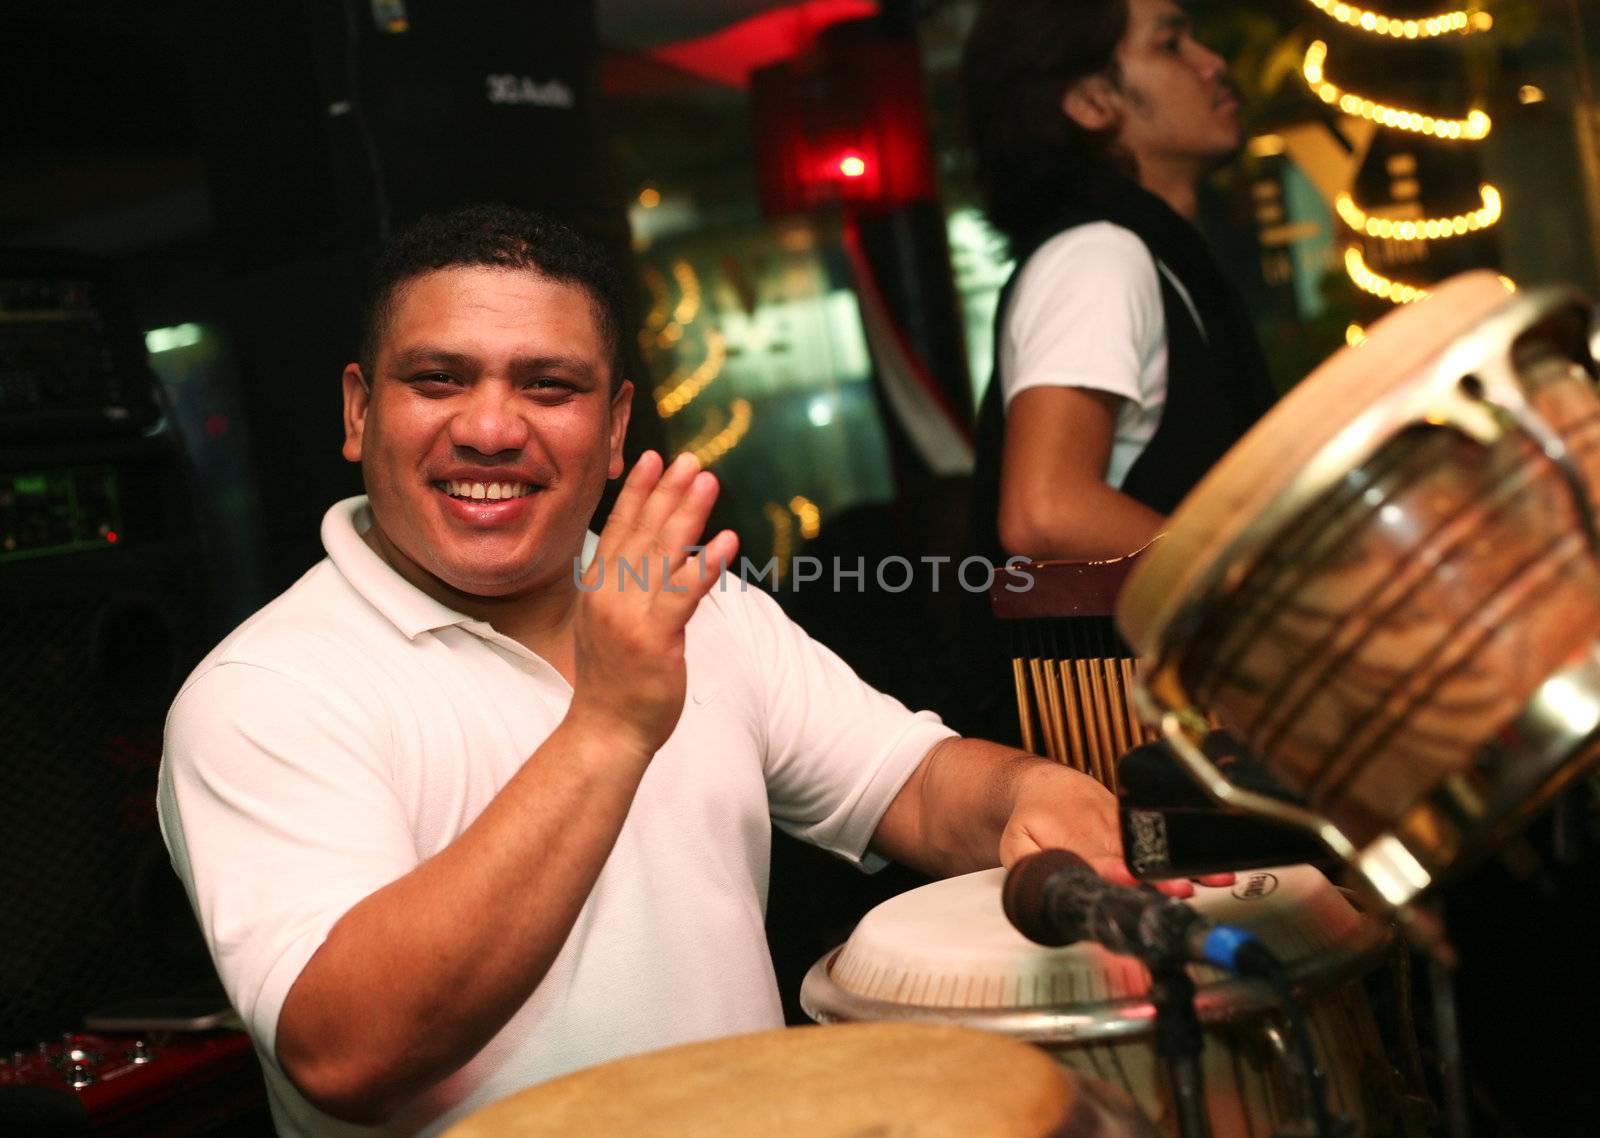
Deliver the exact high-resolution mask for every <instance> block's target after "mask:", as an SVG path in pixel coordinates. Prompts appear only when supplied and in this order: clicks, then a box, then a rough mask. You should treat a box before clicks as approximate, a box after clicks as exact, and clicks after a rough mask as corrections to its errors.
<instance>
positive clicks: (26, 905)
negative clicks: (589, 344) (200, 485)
mask: <svg viewBox="0 0 1600 1138" xmlns="http://www.w3.org/2000/svg"><path fill="white" fill-rule="evenodd" d="M121 552H122V551H117V552H113V553H101V554H89V555H82V556H80V557H74V558H61V559H57V560H55V561H52V562H48V563H34V564H32V565H30V566H29V567H28V569H29V571H28V572H27V573H26V574H23V573H21V572H18V571H16V570H15V569H7V570H6V571H5V573H4V574H3V575H0V746H3V752H0V881H3V882H4V895H5V904H4V905H3V906H0V1043H7V1044H16V1045H25V1044H26V1042H28V1041H31V1040H36V1039H42V1038H45V1037H47V1036H49V1035H51V1034H54V1033H55V1032H58V1031H61V1030H64V1029H67V1028H71V1027H74V1026H76V1024H77V1022H78V1020H79V1019H80V1018H81V1016H82V1015H83V1013H84V1012H85V1011H88V1010H90V1009H92V1008H94V1007H95V1006H97V1005H99V1004H102V1003H105V1002H107V1001H109V1000H113V999H119V998H122V997H125V996H134V995H143V994H152V993H159V992H163V991H170V990H172V989H173V987H174V986H175V985H178V984H181V983H183V982H184V981H186V980H187V981H189V982H192V981H193V980H194V979H196V978H198V977H203V976H204V975H205V974H206V972H207V971H208V966H207V965H206V964H205V962H204V956H203V949H202V948H201V947H200V945H199V941H198V939H197V935H196V934H195V932H194V930H193V923H192V918H191V917H189V915H188V910H187V906H186V904H185V903H184V901H183V898H182V893H181V889H180V888H179V886H178V885H177V882H176V879H175V878H174V877H173V875H172V871H171V868H170V865H169V864H168V861H167V858H166V853H165V850H164V848H163V847H162V844H161V841H160V835H159V830H158V827H157V823H156V816H155V801H154V795H155V785H156V770H157V766H158V764H159V762H160V758H161V733H162V724H163V721H164V719H165V714H166V708H167V704H168V703H169V701H170V700H171V698H172V696H173V694H174V693H175V691H176V687H177V685H178V683H179V682H181V680H182V678H183V675H184V674H185V673H186V672H187V669H188V668H189V667H190V666H192V664H193V663H194V661H195V660H196V659H197V658H198V656H199V655H200V653H201V651H202V643H201V636H200V633H199V630H200V628H201V627H202V626H203V624H204V621H203V620H202V619H201V614H202V613H203V611H204V609H203V606H202V604H201V598H199V597H196V596H194V595H192V592H191V586H187V585H186V584H185V582H186V581H193V580H194V579H195V578H196V576H197V573H196V570H197V568H198V561H196V560H191V558H192V557H194V556H195V551H194V549H193V547H192V546H191V545H190V544H189V543H185V542H173V543H170V544H167V545H160V546H157V547H155V548H146V549H144V550H140V551H134V550H129V551H127V552H128V553H129V554H130V555H133V554H135V553H137V555H138V556H136V557H133V556H130V557H129V558H126V559H121ZM19 568H20V567H19Z"/></svg>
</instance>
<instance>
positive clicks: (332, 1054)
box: [276, 454, 737, 1123]
mask: <svg viewBox="0 0 1600 1138" xmlns="http://www.w3.org/2000/svg"><path fill="white" fill-rule="evenodd" d="M698 470H699V468H698V464H696V463H694V461H693V460H692V459H684V460H680V461H679V462H678V463H677V464H675V465H674V466H673V467H671V468H669V469H668V470H667V471H666V472H665V473H664V474H663V473H662V471H661V461H660V459H659V458H658V457H657V456H655V455H653V454H652V455H647V456H645V457H644V458H642V459H641V460H640V462H639V463H638V464H637V465H636V466H635V467H634V470H633V472H632V473H631V474H630V476H629V478H628V481H627V483H626V485H625V486H624V488H623V490H622V493H621V494H620V495H619V496H618V499H617V504H616V506H615V507H614V509H613V511H612V514H611V517H610V519H609V521H608V522H607V525H606V527H605V530H604V532H603V533H602V534H601V539H600V546H599V551H598V553H599V555H598V556H597V558H596V563H597V565H614V564H616V563H617V559H618V558H619V557H621V558H629V559H631V560H632V561H633V563H640V562H641V559H642V558H643V557H644V556H645V555H646V554H647V552H648V553H649V554H650V555H651V556H653V557H659V556H660V555H661V553H662V551H678V550H686V549H687V548H689V547H690V545H691V543H692V542H694V541H695V540H696V539H697V538H698V537H699V535H700V533H701V532H702V530H703V528H704V526H705V522H706V518H707V517H708V516H709V513H710V510H711V505H712V503H713V502H714V500H715V498H716V492H717V491H716V481H715V479H714V478H713V477H712V476H710V475H709V474H699V473H698ZM736 552H737V542H736V540H735V539H734V538H733V535H732V534H730V533H726V532H724V533H723V534H719V535H718V536H717V537H716V538H715V539H713V541H712V542H710V543H709V544H708V546H707V553H706V560H707V561H708V562H709V563H711V564H718V563H721V562H724V561H727V560H731V559H732V557H733V556H734V555H735V553H736ZM685 558H686V555H685V557H679V558H677V559H676V563H675V568H676V570H677V571H676V573H675V574H674V577H673V590H663V589H662V588H661V584H662V583H661V582H660V581H657V582H656V587H655V588H654V589H650V590H642V589H638V588H636V587H635V588H629V589H627V590H624V589H623V588H622V587H621V583H620V582H616V583H615V584H616V586H617V587H612V584H613V583H611V582H607V584H606V586H605V587H603V588H599V589H597V590H596V591H594V592H592V593H591V592H585V593H583V594H582V595H581V597H580V600H579V605H580V608H579V610H578V616H577V620H576V625H575V636H576V660H577V665H576V676H575V683H574V689H573V700H572V705H571V708H570V710H569V712H568V714H567V716H566V718H565V719H564V720H563V722H562V723H561V724H560V725H559V726H558V727H557V729H556V730H555V732H554V733H552V734H551V736H550V737H549V738H548V739H547V740H546V741H545V742H544V743H543V744H541V745H540V746H539V747H538V748H537V749H536V750H535V751H534V753H533V754H532V755H531V756H530V757H529V758H528V760H527V761H526V762H525V763H524V764H523V766H522V767H521V769H520V770H518V772H517V773H516V775H514V776H513V777H512V778H511V780H510V781H509V782H508V783H507V784H506V786H505V787H504V788H502V790H501V791H500V793H499V794H498V795H497V796H496V797H495V799H494V800H493V801H492V802H491V803H490V804H489V806H488V807H487V808H486V809H485V810H484V812H483V813H482V814H481V815H480V816H479V817H478V818H477V819H476V820H475V821H474V822H473V823H472V824H471V825H470V826H469V827H468V828H467V829H466V830H465V831H463V833H462V834H461V835H460V837H458V838H457V839H456V840H455V841H454V842H452V843H451V844H450V845H449V846H448V847H447V848H445V849H444V850H442V851H441V852H440V853H439V854H438V855H436V856H435V857H433V858H430V859H429V860H428V861H426V862H424V863H422V864H421V865H419V866H417V867H416V869H414V870H412V871H411V872H410V873H407V874H406V875H405V876H403V877H401V878H399V879H398V880H396V881H394V882H392V883H391V884H389V885H387V886H385V887H384V888H382V889H379V890H378V891H376V892H375V893H373V894H371V895H370V896H368V897H366V898H365V899H364V900H362V901H361V902H359V903H358V904H356V905H355V906H353V907H352V908H351V909H350V910H349V911H348V912H347V913H345V914H344V916H343V917H342V918H341V919H340V920H339V921H338V923H337V924H336V925H334V927H333V929H332V931H331V932H330V933H329V935H328V937H327V939H326V940H325V941H324V942H323V944H322V945H321V946H320V947H319V948H318V950H317V951H316V953H315V954H314V955H313V956H312V957H311V959H310V961H309V962H308V963H307V964H306V966H305V968H304V969H303V970H302V971H301V973H300V975H299V977H298V978H297V979H296V980H295V982H294V984H293V986H292V987H291V988H290V990H289V993H288V996H287V998H286V999H285V1001H284V1005H283V1009H282V1011H281V1013H280V1016H279V1019H278V1031H277V1039H276V1051H277V1057H278V1061H279V1063H280V1065H281V1066H282V1067H283V1069H284V1071H285V1073H287V1074H288V1076H289V1077H290V1079H291V1080H293V1082H294V1084H295V1085H296V1087H298V1088H299V1089H300V1091H301V1093H302V1094H304V1095H305V1096H306V1098H307V1099H308V1100H310V1101H311V1102H312V1103H313V1104H315V1105H316V1106H317V1107H318V1108H319V1109H321V1110H323V1111H325V1112H326V1113H328V1114H331V1115H334V1116H335V1117H338V1118H343V1119H346V1120H349V1121H356V1122H366V1123H372V1122H377V1121H381V1120H382V1119H384V1118H385V1117H387V1116H389V1115H390V1114H392V1113H393V1111H394V1110H395V1109H396V1108H397V1107H398V1105H399V1104H400V1103H402V1102H403V1101H404V1100H405V1099H406V1098H408V1097H410V1096H412V1095H414V1094H416V1093H418V1092H419V1091H421V1090H423V1089H425V1088H426V1087H428V1086H430V1085H432V1084H433V1083H435V1082H437V1081H439V1080H440V1079H442V1078H444V1077H445V1076H447V1075H449V1074H450V1073H451V1072H453V1071H455V1070H456V1069H457V1068H459V1067H460V1066H461V1065H462V1064H464V1063H465V1062H466V1061H467V1060H469V1059H470V1058H471V1057H472V1056H473V1055H474V1054H476V1053H477V1052H478V1050H480V1049H481V1048H482V1047H483V1045H484V1044H485V1043H487V1042H488V1040H489V1039H490V1038H491V1037H492V1036H493V1035H494V1033H495V1032H496V1031H498V1030H499V1029H500V1028H501V1027H502V1026H503V1025H504V1024H505V1022H506V1021H507V1020H508V1019H509V1018H510V1017H511V1016H512V1015H513V1014H514V1013H515V1012H516V1010H517V1009H518V1008H519V1007H520V1006H521V1005H522V1003H523V1002H524V1001H525V1000H526V999H527V998H528V996H529V995H530V993H531V992H532V991H533V990H534V988H535V987H536V986H537V985H538V983H539V982H540V980H541V979H542V978H543V977H544V975H545V973H546V972H547V971H548V970H549V968H550V966H551V964H552V963H553V962H554V960H555V958H556V955H557V954H558V953H559V952H560V950H561V946H562V944H563V943H564V942H565V940H566V938H567V935H568V934H569V933H570V931H571V929H572V926H573V923H574V922H575V921H576V919H577V916H578V913H579V911H580V910H581V909H582V907H583V903H584V901H585V899H586V898H587V897H588V895H589V892H590V890H591V889H592V888H593V885H594V882H595V880H596V879H597V877H598V876H599V873H600V870H601V868H602V867H603V865H604V864H605V861H606V858H607V857H608V856H609V854H610V851H611V848H612V846H613V844H614V843H615V841H616V837H617V834H618V833H619V832H620V830H621V828H622V824H623V821H624V820H625V819H626V817H627V813H628V808H629V805H630V804H631V802H632V800H633V796H634V792H635V790H636V789H637V787H638V785H639V781H640V779H641V778H642V777H643V775H644V772H645V770H646V768H647V767H648V765H649V762H650V759H651V758H652V757H653V755H654V754H655V751H656V749H657V748H659V747H660V745H661V744H662V743H663V742H664V741H665V740H666V738H667V736H668V735H670V734H671V732H672V729H673V727H674V726H675V725H676V722H677V719H678V716H679V714H680V713H681V711H682V707H683V698H684V690H685V687H684V685H685V668H684V656H683V652H684V628H685V626H686V625H687V623H688V620H689V617H690V616H691V615H692V614H693V612H694V608H695V605H696V604H698V602H699V600H700V598H701V597H703V596H704V595H705V593H706V591H707V589H709V588H710V586H711V584H712V583H713V582H714V581H715V575H714V574H710V573H704V572H701V571H699V567H698V566H697V565H696V564H695V563H693V562H688V563H685ZM595 571H596V570H595V567H593V566H592V567H591V576H592V575H593V573H594V572H595ZM591 583H592V582H591ZM679 589H682V590H683V591H681V592H680V591H676V590H679Z"/></svg>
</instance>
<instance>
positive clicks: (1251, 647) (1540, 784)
mask: <svg viewBox="0 0 1600 1138" xmlns="http://www.w3.org/2000/svg"><path fill="white" fill-rule="evenodd" d="M1589 326H1590V309H1589V307H1588V305H1587V304H1585V303H1584V302H1582V301H1581V299H1579V298H1577V297H1575V296H1573V295H1572V294H1569V293H1564V292H1555V291H1545V292H1536V293H1530V294H1527V295H1522V296H1515V297H1512V296H1508V295H1507V293H1506V291H1505V289H1504V287H1503V286H1502V284H1501V282H1500V281H1499V280H1498V278H1496V277H1494V276H1493V275H1492V274H1488V273H1478V274H1469V275H1467V276H1463V277H1458V278H1456V279H1455V280H1453V281H1451V282H1448V283H1447V284H1446V285H1445V286H1443V287H1442V288H1441V289H1440V290H1438V291H1437V292H1436V293H1435V294H1434V295H1433V296H1431V297H1429V298H1428V299H1427V300H1425V301H1423V302H1421V303H1419V304H1416V305H1414V306H1411V307H1409V308H1406V309H1403V310H1399V311H1397V312H1395V313H1392V314H1390V315H1389V316H1388V317H1386V318H1385V319H1384V320H1383V321H1380V322H1379V323H1378V324H1377V325H1375V326H1374V328H1373V331H1372V335H1371V337H1370V338H1369V339H1368V341H1367V342H1366V343H1365V344H1363V345H1362V346H1360V347H1359V348H1347V349H1345V350H1343V351H1341V352H1340V353H1338V354H1337V355H1335V356H1334V357H1333V358H1332V359H1330V360H1329V361H1328V363H1326V364H1324V365H1323V366H1322V367H1321V368H1319V369H1318V370H1317V371H1316V372H1314V373H1312V375H1311V376H1310V377H1309V378H1308V379H1306V380H1305V381H1304V383H1302V384H1301V385H1300V386H1299V387H1297V388H1296V389H1295V390H1294V391H1293V392H1291V393H1290V395H1289V396H1288V397H1287V398H1286V399H1284V400H1283V402H1282V403H1280V404H1279V405H1278V406H1277V407H1276V408H1274V409H1273V411H1272V412H1271V413H1270V414H1269V415H1268V416H1267V417H1266V418H1264V419H1263V420H1262V421H1261V422H1260V423H1259V424H1258V425H1257V426H1256V427H1255V428H1254V429H1253V430H1252V431H1251V432H1250V434H1249V435H1247V436H1246V437H1245V439H1244V440H1243V441H1241V443H1240V444H1239V445H1238V446H1237V447H1235V448H1234V449H1233V450H1232V451H1230V452H1229V453H1228V455H1227V456H1225V458H1224V459H1223V461H1222V462H1221V463H1220V464H1218V466H1217V467H1216V468H1215V469H1214V470H1213V471H1212V472H1211V474H1210V475H1208V476H1207V478H1206V479H1205V480H1204V481H1203V482H1202V483H1201V484H1200V485H1199V486H1198V487H1197V488H1196V489H1195V491H1194V492H1193V493H1192V494H1191V495H1190V496H1189V497H1188V498H1187V499H1185V501H1184V502H1183V504H1182V505H1181V506H1180V507H1179V509H1178V511H1177V512H1176V513H1175V514H1174V515H1173V517H1172V519H1171V524H1170V527H1169V529H1168V532H1167V533H1166V535H1165V536H1164V537H1163V538H1162V539H1161V540H1160V541H1158V542H1157V543H1156V544H1155V545H1154V546H1153V547H1152V548H1151V549H1150V551H1149V552H1148V553H1147V554H1146V556H1145V558H1144V559H1143V561H1142V563H1141V564H1140V565H1139V567H1138V568H1137V569H1136V570H1135V571H1134V573H1133V575H1132V576H1131V578H1130V580H1129V582H1128V585H1127V588H1126V590H1125V591H1124V593H1123V594H1122V598H1121V601H1120V603H1119V608H1118V618H1119V623H1120V625H1121V627H1122V630H1123V632H1124V634H1125V635H1126V636H1127V638H1128V640H1129V642H1130V643H1131V644H1132V645H1133V647H1134V648H1135V649H1136V650H1137V652H1138V654H1139V657H1140V687H1139V690H1138V691H1137V692H1136V697H1137V698H1138V700H1139V701H1140V703H1141V710H1142V711H1143V712H1144V713H1145V715H1146V716H1147V718H1149V719H1150V720H1151V722H1153V723H1156V724H1159V725H1160V728H1161V733H1162V735H1163V736H1164V737H1165V738H1166V739H1167V740H1168V741H1169V742H1170V743H1172V745H1173V747H1174V749H1175V750H1176V751H1178V752H1179V755H1180V757H1181V758H1182V759H1183V760H1184V761H1185V763H1186V764H1187V765H1188V766H1189V768H1190V769H1191V771H1192V772H1193V773H1195V774H1196V775H1197V776H1198V777H1200V778H1201V780H1202V781H1203V782H1204V783H1205V785H1206V786H1207V787H1208V789H1210V790H1211V791H1212V793H1213V794H1214V795H1216V796H1217V797H1218V798H1220V799H1222V800H1224V801H1227V802H1229V803H1231V804H1235V805H1241V806H1245V807H1247V808H1249V809H1254V810H1259V811H1260V812H1262V813H1265V814H1269V815H1272V816H1274V817H1278V818H1280V819H1281V820H1284V821H1289V822H1294V823H1296V824H1299V825H1302V826H1305V827H1306V828H1308V829H1312V830H1314V831H1315V832H1317V833H1318V834H1319V835H1320V836H1321V837H1322V838H1323V840H1324V842H1325V843H1326V844H1327V845H1328V846H1329V848H1330V849H1332V850H1333V852H1334V853H1336V854H1338V855H1339V856H1340V857H1341V858H1343V860H1344V861H1345V862H1346V863H1347V865H1348V866H1349V867H1350V869H1351V871H1352V873H1351V878H1352V884H1353V885H1355V886H1357V887H1358V888H1359V889H1360V890H1361V891H1362V892H1363V894H1364V895H1365V896H1367V897H1368V898H1369V899H1372V900H1375V901H1377V902H1379V903H1381V904H1383V905H1385V906H1391V907H1394V908H1402V907H1404V906H1406V905H1408V903H1409V902H1410V901H1412V900H1413V899H1414V898H1415V897H1416V896H1417V895H1418V894H1419V893H1421V892H1422V891H1423V890H1424V889H1425V888H1427V887H1428V886H1429V885H1430V884H1431V883H1432V882H1433V881H1434V880H1436V879H1437V878H1439V877H1440V876H1441V875H1444V874H1446V873H1448V872H1449V871H1450V870H1452V869H1454V868H1457V867H1458V866H1460V865H1463V864H1465V863H1467V862H1470V861H1471V860H1473V859H1474V858H1476V857H1478V856H1481V855H1482V854H1483V853H1484V852H1487V850H1489V849H1490V848H1492V846H1493V844H1494V843H1496V842H1497V841H1498V840H1499V839H1500V838H1501V836H1502V835H1503V833H1504V832H1505V831H1506V830H1507V829H1508V828H1510V827H1511V826H1513V825H1515V824H1516V823H1517V822H1518V821H1520V820H1521V819H1522V818H1523V817H1525V816H1526V814H1527V813H1528V812H1529V811H1531V810H1533V809H1535V808H1536V807H1537V806H1538V805H1539V804H1541V803H1542V802H1544V801H1545V800H1547V799H1548V798H1549V797H1550V796H1551V795H1552V794H1554V793H1555V792H1556V791H1557V790H1558V789H1559V788H1560V787H1561V786H1562V785H1564V784H1565V783H1566V782H1567V781H1569V780H1570V779H1571V778H1573V777H1575V776H1576V775H1578V774H1579V773H1581V772H1582V770H1583V769H1585V768H1586V767H1587V766H1588V765H1590V764H1591V763H1592V762H1593V761H1594V759H1595V758H1596V757H1597V756H1600V747H1597V739H1600V651H1597V648H1596V645H1597V643H1600V549H1597V542H1596V538H1595V530H1594V502H1595V498H1594V496H1593V492H1591V490H1590V488H1591V487H1593V488H1594V489H1595V491H1600V397H1597V395H1596V392H1595V389H1594V379H1593V376H1592V375H1591V372H1590V369H1592V367H1593V363H1592V359H1591V356H1590V351H1589V344H1588V334H1589ZM1205 717H1210V718H1213V719H1215V720H1217V721H1219V722H1220V723H1221V724H1222V725H1223V726H1224V727H1225V728H1226V729H1227V730H1228V731H1229V732H1230V733H1231V734H1232V735H1233V736H1235V737H1236V738H1238V739H1240V740H1242V741H1243V742H1244V744H1245V745H1246V746H1247V747H1248V748H1249V749H1250V750H1251V751H1252V753H1253V754H1254V755H1255V756H1256V757H1257V758H1259V759H1260V760H1261V761H1262V762H1263V763H1265V764H1266V765H1267V766H1268V767H1269V768H1270V769H1271V770H1272V772H1273V773H1274V774H1275V775H1276V776H1277V777H1278V778H1279V780H1280V781H1282V782H1283V783H1284V784H1285V785H1286V786H1288V787H1289V788H1290V789H1292V790H1294V791H1295V792H1296V793H1297V794H1298V795H1299V796H1300V797H1301V798H1302V799H1303V800H1304V802H1305V803H1306V804H1307V809H1305V810H1301V809H1299V808H1297V807H1292V806H1286V805H1284V804H1282V803H1277V802H1274V801H1273V800H1271V799H1262V798H1260V797H1259V796H1254V795H1250V794H1247V793H1244V792H1242V791H1239V790H1238V789H1237V788H1233V787H1231V786H1230V785H1229V784H1228V783H1227V782H1226V780H1225V779H1223V778H1222V777H1221V776H1220V775H1219V774H1217V772H1216V771H1215V770H1214V769H1213V768H1211V766H1210V764H1209V763H1207V762H1206V760H1205V758H1204V756H1203V754H1202V753H1201V751H1200V747H1199V743H1200V741H1201V739H1202V738H1203V736H1204V734H1205V732H1206V730H1207V729H1208V728H1207V726H1206V724H1205V722H1204V718H1205Z"/></svg>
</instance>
